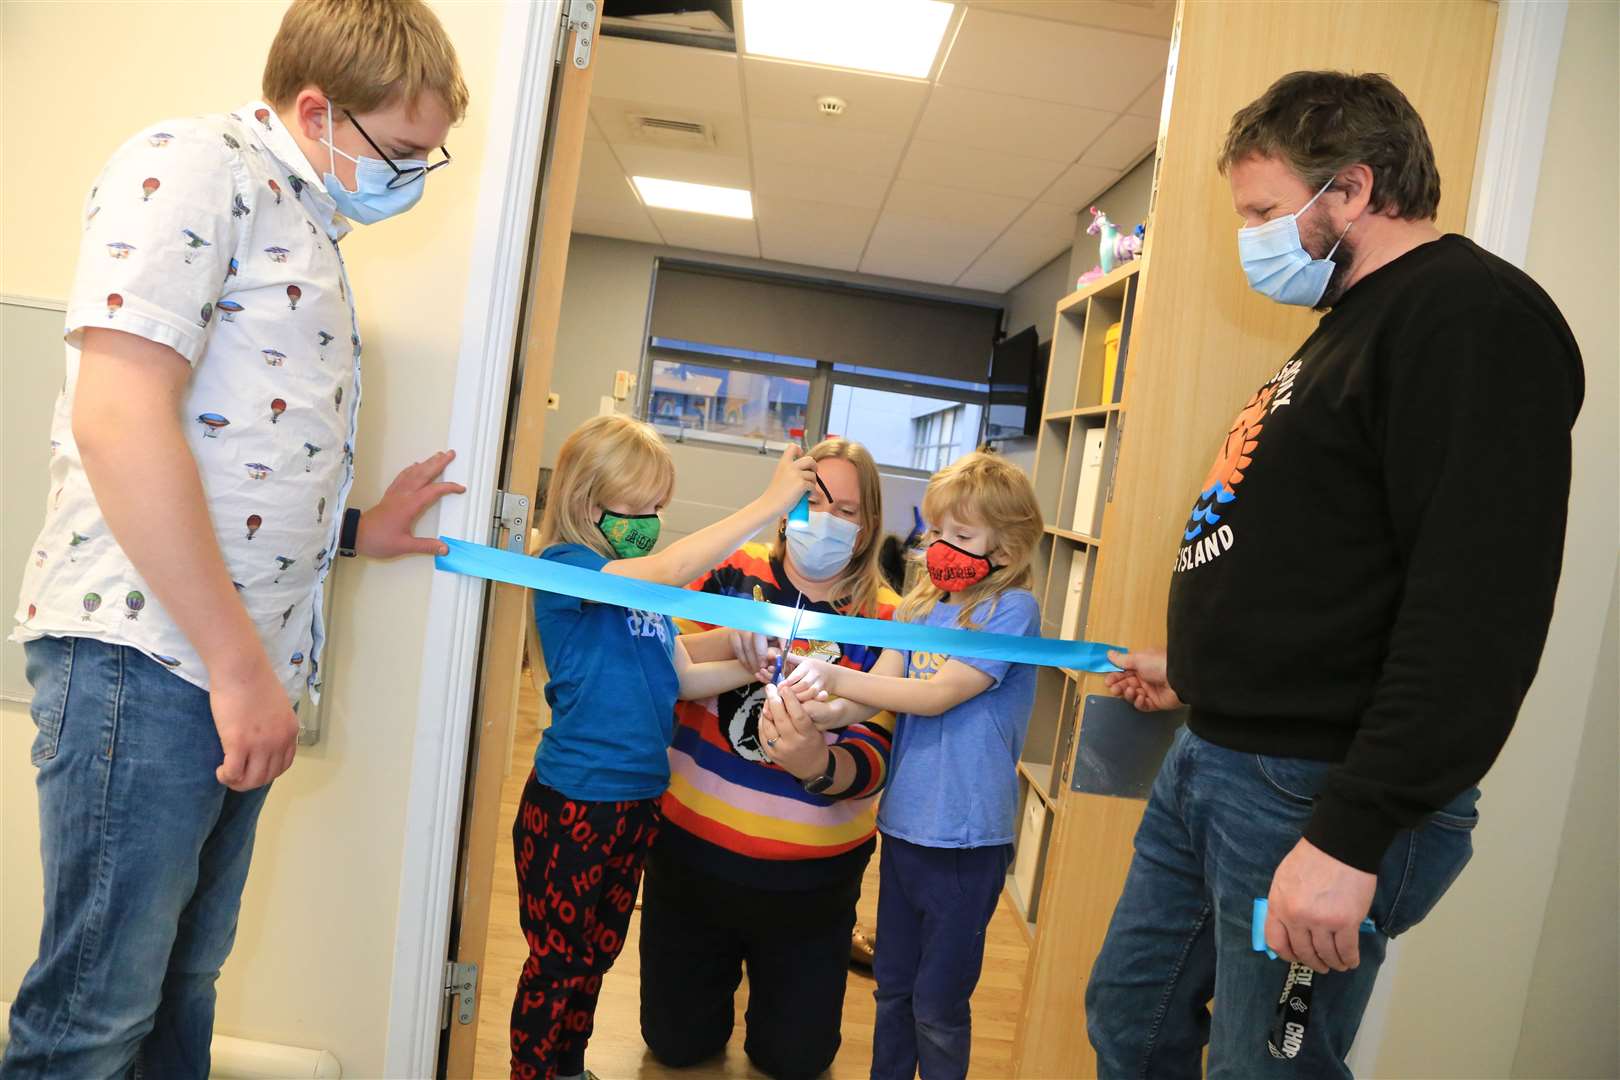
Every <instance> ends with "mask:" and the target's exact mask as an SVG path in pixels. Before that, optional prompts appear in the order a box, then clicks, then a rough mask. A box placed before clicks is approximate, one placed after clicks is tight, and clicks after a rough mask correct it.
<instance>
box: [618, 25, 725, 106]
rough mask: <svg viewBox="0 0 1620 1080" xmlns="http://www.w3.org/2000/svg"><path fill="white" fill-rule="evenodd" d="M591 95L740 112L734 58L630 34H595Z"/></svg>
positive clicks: (711, 50)
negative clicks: (612, 35) (628, 36)
mask: <svg viewBox="0 0 1620 1080" xmlns="http://www.w3.org/2000/svg"><path fill="white" fill-rule="evenodd" d="M591 59H592V66H593V67H594V68H595V69H596V73H595V74H594V75H593V76H592V77H591V98H592V100H593V101H595V100H596V99H597V98H618V99H621V100H625V101H656V102H658V103H660V104H661V105H664V106H666V107H668V108H674V109H681V108H690V109H697V110H699V111H700V112H706V113H741V112H742V87H741V84H740V83H739V82H738V79H737V57H736V55H735V54H734V53H727V52H720V51H718V50H715V49H693V48H687V47H685V46H682V45H665V44H661V43H659V42H653V41H637V40H635V39H634V38H621V37H598V38H597V39H596V47H595V49H594V50H593V53H592V57H591Z"/></svg>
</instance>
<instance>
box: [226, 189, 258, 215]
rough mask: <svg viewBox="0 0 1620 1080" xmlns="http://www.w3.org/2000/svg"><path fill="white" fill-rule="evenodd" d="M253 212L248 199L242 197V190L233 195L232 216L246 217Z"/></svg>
mask: <svg viewBox="0 0 1620 1080" xmlns="http://www.w3.org/2000/svg"><path fill="white" fill-rule="evenodd" d="M251 213H253V209H252V208H251V207H250V206H248V204H247V200H246V199H244V198H242V193H241V192H237V193H236V194H235V195H233V196H231V217H233V218H244V217H247V216H248V215H249V214H251Z"/></svg>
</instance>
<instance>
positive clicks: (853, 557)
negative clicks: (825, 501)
mask: <svg viewBox="0 0 1620 1080" xmlns="http://www.w3.org/2000/svg"><path fill="white" fill-rule="evenodd" d="M810 456H811V457H813V458H815V459H816V460H817V461H827V460H829V459H831V458H841V459H842V460H844V461H847V462H849V463H850V464H851V465H853V466H855V476H856V480H857V483H858V484H859V486H860V493H861V509H860V515H859V517H860V522H859V524H860V527H861V536H860V539H859V541H858V542H857V543H856V544H855V550H854V551H852V552H850V556H849V564H848V565H847V566H845V567H844V572H843V573H842V574H839V575H838V580H837V581H835V582H833V587H832V593H831V596H832V599H833V600H835V601H844V600H846V599H847V601H848V607H847V608H846V610H848V611H850V612H851V613H854V614H861V615H875V614H876V613H877V604H878V590H879V589H880V588H882V587H883V584H884V581H883V572H882V571H881V570H879V569H878V552H879V551H880V550H881V549H882V547H883V482H882V480H881V479H880V478H879V476H878V467H877V462H876V461H874V460H872V453H871V451H869V450H867V448H866V447H864V446H862V445H861V444H860V443H858V442H851V441H850V440H849V439H839V438H832V439H823V440H821V441H820V442H818V443H816V445H814V446H812V447H811V448H810ZM786 553H787V518H783V519H782V520H781V521H779V522H777V523H776V542H775V543H774V544H772V545H771V557H772V558H786V557H787V556H786Z"/></svg>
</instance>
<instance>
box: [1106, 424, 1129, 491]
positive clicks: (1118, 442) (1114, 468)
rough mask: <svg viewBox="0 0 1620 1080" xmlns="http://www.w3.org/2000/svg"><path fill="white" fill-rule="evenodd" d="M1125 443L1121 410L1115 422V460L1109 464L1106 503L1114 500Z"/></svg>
mask: <svg viewBox="0 0 1620 1080" xmlns="http://www.w3.org/2000/svg"><path fill="white" fill-rule="evenodd" d="M1124 443H1125V414H1124V413H1123V412H1121V413H1118V414H1116V419H1115V422H1114V454H1113V458H1114V460H1113V461H1111V462H1110V463H1109V465H1108V495H1107V496H1106V497H1105V498H1104V499H1103V502H1104V503H1111V502H1113V501H1114V481H1115V480H1116V479H1118V477H1119V449H1120V447H1121V446H1123V445H1124Z"/></svg>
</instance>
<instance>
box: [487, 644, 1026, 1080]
mask: <svg viewBox="0 0 1620 1080" xmlns="http://www.w3.org/2000/svg"><path fill="white" fill-rule="evenodd" d="M544 708H545V703H544V701H543V700H542V699H541V698H540V696H539V695H538V694H536V693H535V691H534V688H533V687H532V686H531V685H530V683H529V681H528V676H527V674H525V676H524V680H523V691H522V695H521V699H520V702H519V708H518V724H517V727H518V733H517V745H516V747H515V748H514V750H513V752H512V771H511V773H510V775H509V776H508V777H507V778H506V785H505V788H504V790H503V791H502V793H501V817H500V826H499V835H498V837H497V850H496V855H495V873H494V879H493V881H492V883H491V889H490V895H491V897H493V900H492V903H493V904H494V910H493V911H491V913H490V932H489V942H488V944H487V946H486V948H485V953H484V971H483V972H482V973H481V975H480V978H479V980H478V982H479V991H480V1002H479V1017H478V1053H477V1059H476V1062H475V1064H474V1067H473V1072H474V1076H476V1077H479V1078H485V1077H503V1076H506V1075H507V1063H508V1060H509V1055H508V1050H507V1017H508V1014H509V1013H510V1011H511V1004H512V995H513V994H514V992H515V991H516V987H517V977H518V971H519V969H520V968H522V966H523V960H524V958H525V957H526V956H527V954H528V950H527V946H525V944H524V942H523V935H522V932H521V931H520V930H519V929H518V920H517V910H518V902H517V882H516V879H515V876H514V873H513V870H512V832H511V827H512V826H511V823H512V821H513V819H514V818H515V817H516V816H517V805H518V799H519V798H520V797H521V796H522V794H523V784H524V782H525V781H526V780H527V779H528V772H529V764H530V762H531V761H532V760H533V758H534V748H535V746H536V745H537V744H538V742H539V738H540V719H541V717H540V713H541V711H542V710H543V709H544ZM877 867H878V861H877V859H876V858H873V860H872V862H871V864H870V866H869V867H868V869H867V872H866V882H865V886H864V888H863V889H862V892H861V902H860V906H859V916H860V922H861V925H862V926H864V927H866V928H868V930H870V929H871V928H872V927H874V926H875V925H876V923H877V887H878V870H877ZM1017 918H1018V917H1017V915H1015V914H1014V912H1013V909H1012V906H1011V904H1010V903H1009V901H1008V900H1007V898H1006V897H1005V896H1003V897H1002V900H1001V905H1000V907H998V908H997V910H996V915H995V918H994V919H993V920H992V921H991V923H990V932H989V941H988V943H987V945H986V948H985V960H984V976H983V978H981V979H980V980H979V988H978V990H977V991H976V992H975V993H974V995H973V1060H972V1064H971V1067H970V1068H969V1071H968V1072H969V1075H970V1076H973V1077H983V1078H986V1080H1005V1078H1008V1077H1011V1075H1012V1039H1013V1033H1014V1029H1015V1028H1016V1026H1017V1023H1018V1011H1019V1007H1020V1005H1021V1003H1022V999H1023V983H1024V965H1025V961H1026V960H1027V958H1028V956H1029V946H1028V943H1027V941H1026V939H1025V937H1024V933H1023V931H1022V930H1020V929H1019V927H1018V922H1017ZM640 928H641V911H640V905H639V904H638V905H637V910H636V912H635V914H634V915H633V916H632V917H631V920H630V932H629V935H628V937H627V939H626V944H625V948H624V953H623V955H621V956H620V957H619V962H618V963H617V964H616V965H614V968H613V971H612V973H611V974H609V975H608V977H607V979H606V980H605V981H604V982H603V986H602V998H601V1002H600V1004H599V1006H598V1007H597V1010H596V1033H595V1034H594V1035H593V1036H592V1037H591V1045H590V1051H589V1052H588V1053H587V1054H586V1056H585V1064H586V1066H587V1067H588V1068H590V1069H591V1071H593V1072H595V1073H596V1074H597V1075H598V1076H600V1077H601V1078H602V1080H630V1078H633V1077H680V1078H682V1080H709V1078H711V1077H714V1078H721V1077H725V1078H732V1077H763V1076H764V1074H763V1073H761V1072H759V1071H758V1070H756V1069H754V1068H753V1067H752V1065H751V1064H750V1063H749V1061H748V1058H747V1057H746V1056H745V1055H744V1054H743V1050H742V1040H743V1033H744V1032H743V1022H742V1015H743V1010H744V1009H746V1008H747V1003H748V980H747V979H746V978H745V979H744V980H743V983H742V986H740V987H739V988H738V990H737V1029H736V1032H735V1033H734V1034H733V1036H732V1040H731V1045H730V1046H728V1047H727V1048H726V1056H725V1058H724V1059H719V1058H717V1059H715V1060H714V1061H713V1062H711V1063H710V1064H708V1065H703V1066H697V1067H694V1068H691V1069H681V1070H673V1069H666V1068H664V1067H663V1066H661V1065H659V1064H658V1063H657V1062H656V1061H654V1060H653V1059H652V1057H651V1055H649V1054H648V1053H647V1047H646V1044H644V1043H643V1042H642V1041H641V1028H640V1023H639V1021H638V1019H637V1016H638V1009H639V1005H638V1002H639V995H640V992H641V986H640V959H639V955H640V954H639V949H638V941H639V938H638V935H639V933H640ZM873 985H874V984H873V982H872V978H871V976H870V975H869V974H866V973H864V972H863V971H861V970H860V969H851V971H850V976H849V989H848V990H847V992H846V994H845V997H844V1028H843V1035H844V1042H843V1047H842V1049H840V1051H839V1053H838V1058H837V1060H835V1061H834V1062H833V1066H832V1068H831V1069H830V1070H829V1072H828V1074H827V1075H829V1076H831V1077H833V1078H834V1080H854V1078H856V1077H865V1076H867V1075H868V1074H869V1070H870V1066H871V1061H872V1014H873V1003H872V989H873Z"/></svg>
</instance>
